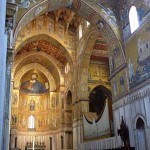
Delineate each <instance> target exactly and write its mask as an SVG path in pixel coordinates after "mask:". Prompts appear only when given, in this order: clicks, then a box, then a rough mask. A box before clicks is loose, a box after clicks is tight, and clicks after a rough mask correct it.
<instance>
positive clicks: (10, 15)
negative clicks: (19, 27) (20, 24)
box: [5, 1, 18, 48]
mask: <svg viewBox="0 0 150 150" xmlns="http://www.w3.org/2000/svg"><path fill="white" fill-rule="evenodd" d="M6 7H7V9H6V24H5V33H6V34H7V47H9V48H11V47H12V43H13V29H14V26H15V19H16V17H15V16H16V12H17V10H18V6H17V4H15V3H13V2H12V1H11V2H10V1H9V2H8V1H7V6H6Z"/></svg>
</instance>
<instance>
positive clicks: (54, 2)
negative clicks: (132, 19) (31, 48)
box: [14, 0, 121, 41]
mask: <svg viewBox="0 0 150 150" xmlns="http://www.w3.org/2000/svg"><path fill="white" fill-rule="evenodd" d="M65 7H68V8H70V9H71V10H73V11H75V12H76V13H77V14H79V15H80V16H82V17H83V18H85V19H86V20H88V21H89V22H90V23H91V24H92V25H94V26H95V27H97V29H99V30H100V24H99V23H100V22H104V26H105V30H104V29H103V35H104V37H106V39H107V38H109V39H110V38H117V39H118V40H119V41H121V38H120V31H119V27H118V25H117V19H116V17H115V15H114V12H113V11H112V10H111V9H110V8H105V7H103V6H102V5H101V4H100V3H97V2H95V1H93V2H92V1H85V0H73V1H72V2H71V3H70V1H69V0H67V1H61V2H60V1H59V0H49V1H48V0H45V1H39V2H36V3H35V5H34V6H33V7H32V8H29V9H28V8H27V9H26V11H25V12H24V15H23V17H22V18H21V19H20V20H19V21H18V25H17V27H16V30H15V33H14V37H15V38H16V37H17V35H18V32H19V31H20V30H21V29H22V28H23V27H24V26H25V25H26V24H28V23H29V22H30V21H31V20H33V19H34V18H35V17H37V16H39V15H41V14H43V13H45V12H48V11H54V10H57V9H60V8H65ZM87 9H88V11H86V10H87Z"/></svg>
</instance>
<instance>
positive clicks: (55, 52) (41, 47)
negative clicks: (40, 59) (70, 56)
mask: <svg viewBox="0 0 150 150" xmlns="http://www.w3.org/2000/svg"><path fill="white" fill-rule="evenodd" d="M32 51H34V52H44V53H46V54H48V55H50V56H52V57H54V58H55V59H57V60H58V61H60V62H62V63H63V64H65V63H66V58H65V56H64V55H63V54H62V52H61V51H60V50H59V49H58V48H56V47H55V46H53V45H52V44H50V43H49V42H47V41H45V40H38V41H33V42H31V43H29V44H26V45H25V46H24V47H22V48H21V49H20V51H19V52H18V53H17V55H20V54H25V53H27V52H32Z"/></svg>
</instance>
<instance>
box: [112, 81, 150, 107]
mask: <svg viewBox="0 0 150 150" xmlns="http://www.w3.org/2000/svg"><path fill="white" fill-rule="evenodd" d="M148 96H150V85H149V84H147V85H146V86H144V87H143V88H141V89H139V90H137V91H134V92H132V93H130V94H128V95H126V96H125V97H122V98H121V99H118V100H117V101H116V102H114V103H113V110H117V109H118V108H120V107H123V106H125V105H128V104H130V103H133V102H135V101H138V100H143V99H144V98H145V97H148Z"/></svg>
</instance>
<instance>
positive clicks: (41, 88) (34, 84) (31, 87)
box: [20, 73, 48, 94]
mask: <svg viewBox="0 0 150 150" xmlns="http://www.w3.org/2000/svg"><path fill="white" fill-rule="evenodd" d="M20 90H21V91H22V92H25V93H35V94H39V93H45V92H47V91H48V89H47V87H46V86H45V85H44V84H43V83H42V82H40V81H39V80H38V75H37V74H36V73H33V74H32V75H31V79H30V80H27V81H25V82H23V83H21V86H20Z"/></svg>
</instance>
